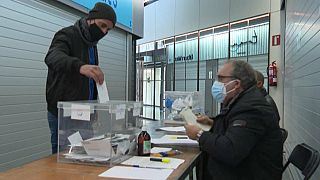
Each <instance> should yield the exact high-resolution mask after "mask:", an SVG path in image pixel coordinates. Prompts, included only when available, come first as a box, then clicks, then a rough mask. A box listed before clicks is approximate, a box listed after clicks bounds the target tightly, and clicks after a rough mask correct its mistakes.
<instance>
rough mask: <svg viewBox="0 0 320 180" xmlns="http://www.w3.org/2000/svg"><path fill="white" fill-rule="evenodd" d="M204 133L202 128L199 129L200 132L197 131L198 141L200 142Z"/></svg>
mask: <svg viewBox="0 0 320 180" xmlns="http://www.w3.org/2000/svg"><path fill="white" fill-rule="evenodd" d="M202 133H203V130H202V129H201V130H200V131H198V133H197V141H198V142H199V139H200V137H201V135H202Z"/></svg>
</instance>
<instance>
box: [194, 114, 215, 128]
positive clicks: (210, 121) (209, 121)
mask: <svg viewBox="0 0 320 180" xmlns="http://www.w3.org/2000/svg"><path fill="white" fill-rule="evenodd" d="M197 122H198V123H200V124H206V125H210V126H212V125H213V119H210V118H209V117H208V116H206V115H198V116H197Z"/></svg>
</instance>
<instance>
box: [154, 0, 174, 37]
mask: <svg viewBox="0 0 320 180" xmlns="http://www.w3.org/2000/svg"><path fill="white" fill-rule="evenodd" d="M174 1H175V0H161V1H157V2H156V24H155V30H156V35H155V36H156V37H155V39H162V38H165V37H170V36H174V32H175V31H174V24H175V21H174V18H173V17H174V15H175V7H176V6H175V3H172V2H174ZM168 5H169V6H168Z"/></svg>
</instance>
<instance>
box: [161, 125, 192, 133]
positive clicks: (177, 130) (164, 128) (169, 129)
mask: <svg viewBox="0 0 320 180" xmlns="http://www.w3.org/2000/svg"><path fill="white" fill-rule="evenodd" d="M159 129H160V130H162V131H167V132H186V129H185V128H184V126H178V127H162V128H159Z"/></svg>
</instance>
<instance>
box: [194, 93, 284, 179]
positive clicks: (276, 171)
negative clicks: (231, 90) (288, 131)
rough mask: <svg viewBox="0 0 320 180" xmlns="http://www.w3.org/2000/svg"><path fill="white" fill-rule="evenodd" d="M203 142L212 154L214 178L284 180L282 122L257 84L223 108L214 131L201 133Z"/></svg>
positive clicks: (209, 160)
mask: <svg viewBox="0 0 320 180" xmlns="http://www.w3.org/2000/svg"><path fill="white" fill-rule="evenodd" d="M199 145H200V148H201V150H202V151H204V153H205V154H206V155H207V156H208V159H207V161H208V164H207V171H208V173H209V174H210V175H211V178H212V179H215V180H220V179H223V180H229V179H230V180H251V179H257V180H263V179H265V180H278V179H281V176H282V171H281V170H282V153H283V151H282V150H283V146H282V140H281V131H280V128H279V123H278V121H277V120H276V118H275V115H274V112H273V109H272V108H271V107H270V105H269V104H268V102H267V101H266V100H265V98H264V97H263V96H262V94H261V93H260V92H259V90H258V89H257V88H256V87H251V88H249V89H248V90H246V91H244V92H242V93H240V94H239V96H238V97H235V98H234V99H233V100H231V102H230V103H229V105H228V106H227V107H224V108H222V110H221V113H220V114H219V115H218V116H216V118H215V119H214V126H213V127H212V128H211V130H210V132H204V133H203V134H202V135H201V137H200V139H199ZM205 174H206V173H205Z"/></svg>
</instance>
